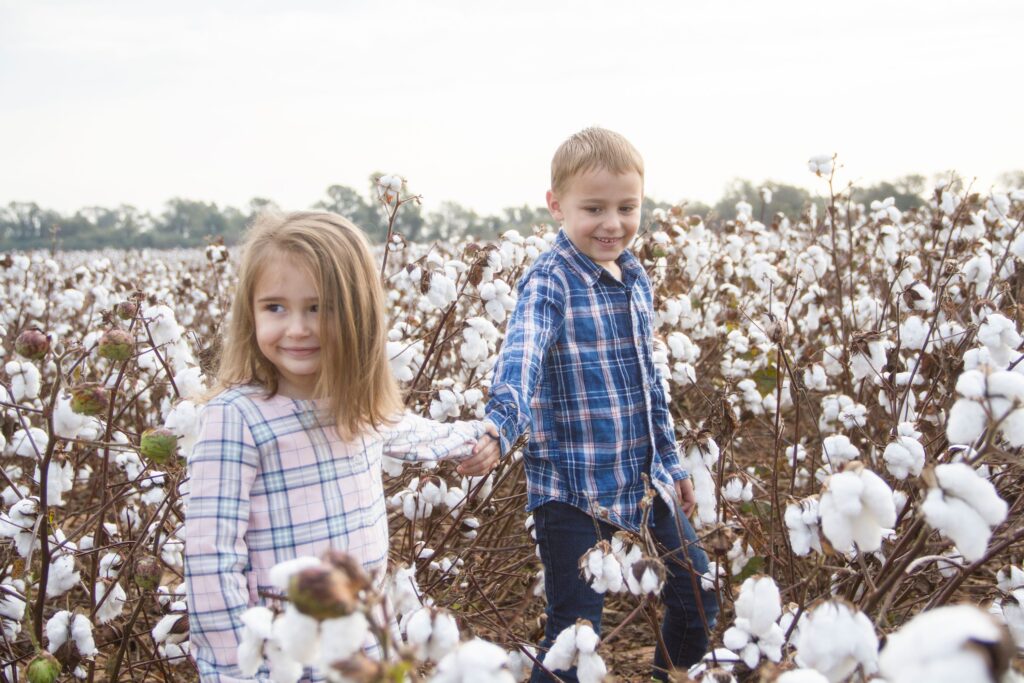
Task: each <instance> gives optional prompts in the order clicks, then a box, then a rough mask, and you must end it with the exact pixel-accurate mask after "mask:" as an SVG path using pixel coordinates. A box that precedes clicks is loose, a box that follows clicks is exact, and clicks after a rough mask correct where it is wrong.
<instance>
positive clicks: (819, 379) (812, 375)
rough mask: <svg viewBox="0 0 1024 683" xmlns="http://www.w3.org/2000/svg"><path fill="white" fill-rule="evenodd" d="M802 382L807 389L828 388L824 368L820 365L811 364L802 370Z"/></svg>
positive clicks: (823, 389)
mask: <svg viewBox="0 0 1024 683" xmlns="http://www.w3.org/2000/svg"><path fill="white" fill-rule="evenodd" d="M804 384H805V385H807V389H808V391H826V390H827V389H828V376H827V375H826V374H825V368H824V367H823V366H821V365H818V364H815V365H811V366H809V367H808V368H806V369H805V370H804Z"/></svg>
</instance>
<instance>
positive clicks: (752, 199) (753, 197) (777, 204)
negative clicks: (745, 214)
mask: <svg viewBox="0 0 1024 683" xmlns="http://www.w3.org/2000/svg"><path fill="white" fill-rule="evenodd" d="M762 187H768V188H770V189H771V191H772V201H771V203H770V204H767V205H765V203H764V201H763V199H762V197H761V188H762ZM741 201H744V202H747V203H748V204H750V206H751V208H752V209H753V214H754V218H755V219H758V220H762V221H764V222H767V221H769V220H770V219H771V217H772V216H773V215H774V214H776V213H778V212H780V211H781V212H782V213H783V214H785V215H786V216H789V217H790V218H796V217H797V216H799V215H800V214H801V213H802V212H803V210H804V207H805V206H806V205H807V204H808V203H809V202H811V201H813V198H812V197H811V193H810V192H808V191H807V190H805V189H804V188H802V187H797V186H796V185H787V184H786V183H777V182H774V181H771V180H768V181H765V182H763V183H759V184H758V185H754V183H752V182H750V181H749V180H744V179H741V178H736V179H735V180H733V181H732V182H730V183H729V184H728V185H727V186H726V188H725V194H723V195H722V198H721V199H719V200H718V203H716V204H715V206H714V212H715V214H716V215H717V216H719V217H720V218H722V219H725V220H732V219H734V218H736V204H738V203H739V202H741ZM691 213H692V212H691Z"/></svg>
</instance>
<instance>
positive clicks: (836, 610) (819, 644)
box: [796, 600, 878, 683]
mask: <svg viewBox="0 0 1024 683" xmlns="http://www.w3.org/2000/svg"><path fill="white" fill-rule="evenodd" d="M796 650H797V654H796V661H797V664H799V665H800V666H802V667H808V668H812V669H815V670H816V671H818V672H819V673H821V674H822V675H823V676H825V678H827V679H828V680H829V682H830V683H838V682H839V681H842V680H845V679H846V677H847V676H849V675H850V674H851V673H853V672H854V670H855V669H856V668H857V667H858V666H860V667H862V668H863V669H864V671H865V672H866V673H874V672H875V671H877V670H878V638H877V637H876V635H875V629H874V627H873V626H872V625H871V621H870V620H869V619H868V618H867V616H865V615H864V613H863V612H860V611H857V610H856V609H855V608H853V607H852V606H851V605H849V604H847V603H845V602H841V601H835V600H833V601H829V602H825V603H822V604H821V605H819V606H817V607H815V608H814V609H813V610H811V611H810V612H809V613H808V614H807V619H806V622H805V623H804V625H803V626H802V627H801V628H800V637H799V639H798V640H797V643H796Z"/></svg>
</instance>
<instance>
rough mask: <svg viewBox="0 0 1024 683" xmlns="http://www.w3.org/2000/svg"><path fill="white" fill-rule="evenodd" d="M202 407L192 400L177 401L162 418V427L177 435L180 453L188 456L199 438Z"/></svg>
mask: <svg viewBox="0 0 1024 683" xmlns="http://www.w3.org/2000/svg"><path fill="white" fill-rule="evenodd" d="M201 414H202V409H201V407H200V406H197V405H196V404H195V403H193V402H192V401H187V400H186V401H179V402H178V403H176V404H175V406H174V408H172V409H171V412H170V413H169V414H168V415H167V419H166V420H164V428H166V429H169V430H171V431H172V432H174V433H175V434H176V435H177V436H178V439H179V441H178V447H179V448H180V449H181V453H183V454H185V455H186V456H188V454H189V453H191V452H192V447H193V446H195V444H196V441H197V440H198V439H199V429H200V426H201V422H200V416H201Z"/></svg>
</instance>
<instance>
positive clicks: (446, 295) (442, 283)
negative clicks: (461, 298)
mask: <svg viewBox="0 0 1024 683" xmlns="http://www.w3.org/2000/svg"><path fill="white" fill-rule="evenodd" d="M426 296H427V301H429V302H430V303H431V304H433V305H434V306H435V307H436V308H446V307H447V306H449V305H450V304H451V303H452V302H454V301H455V299H456V298H457V297H458V290H457V288H456V287H455V282H453V281H452V280H451V279H450V278H449V277H448V276H447V275H445V274H444V273H443V272H439V271H435V272H433V273H431V275H430V288H429V290H427V295H426Z"/></svg>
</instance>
